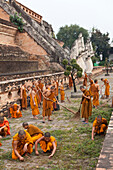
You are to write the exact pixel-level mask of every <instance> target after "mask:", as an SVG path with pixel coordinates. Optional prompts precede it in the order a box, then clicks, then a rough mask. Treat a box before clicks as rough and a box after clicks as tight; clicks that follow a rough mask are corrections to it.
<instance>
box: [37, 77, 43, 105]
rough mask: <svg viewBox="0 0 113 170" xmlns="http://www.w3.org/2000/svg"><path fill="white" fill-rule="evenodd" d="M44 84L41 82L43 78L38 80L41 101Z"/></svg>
mask: <svg viewBox="0 0 113 170" xmlns="http://www.w3.org/2000/svg"><path fill="white" fill-rule="evenodd" d="M43 87H44V85H43V84H42V83H41V79H39V80H38V85H37V88H38V90H39V96H40V102H41V101H42V93H41V92H43Z"/></svg>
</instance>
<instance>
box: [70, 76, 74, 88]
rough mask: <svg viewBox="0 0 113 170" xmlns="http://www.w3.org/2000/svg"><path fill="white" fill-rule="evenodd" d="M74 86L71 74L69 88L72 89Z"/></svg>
mask: <svg viewBox="0 0 113 170" xmlns="http://www.w3.org/2000/svg"><path fill="white" fill-rule="evenodd" d="M72 87H73V80H72V77H71V75H69V88H70V90H71V89H72Z"/></svg>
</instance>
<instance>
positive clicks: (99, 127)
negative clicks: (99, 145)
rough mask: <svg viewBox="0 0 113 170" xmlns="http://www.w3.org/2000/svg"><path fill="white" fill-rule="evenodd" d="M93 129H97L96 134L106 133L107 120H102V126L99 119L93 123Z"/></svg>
mask: <svg viewBox="0 0 113 170" xmlns="http://www.w3.org/2000/svg"><path fill="white" fill-rule="evenodd" d="M93 127H95V131H94V132H95V133H97V134H100V133H103V132H105V131H106V129H107V127H108V123H107V120H106V119H105V118H102V122H101V124H100V123H98V122H97V117H96V119H95V120H94V122H93Z"/></svg>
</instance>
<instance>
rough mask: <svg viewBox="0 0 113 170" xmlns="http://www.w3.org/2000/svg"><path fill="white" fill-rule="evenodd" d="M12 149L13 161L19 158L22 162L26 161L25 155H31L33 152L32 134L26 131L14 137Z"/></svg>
mask: <svg viewBox="0 0 113 170" xmlns="http://www.w3.org/2000/svg"><path fill="white" fill-rule="evenodd" d="M12 147H13V151H12V159H18V158H19V160H20V161H24V158H23V157H22V156H23V154H24V153H26V154H27V153H29V154H31V153H32V152H33V141H32V138H31V136H30V134H29V133H28V132H26V131H24V130H20V131H19V132H18V133H17V134H16V135H15V136H13V141H12Z"/></svg>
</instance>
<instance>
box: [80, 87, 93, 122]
mask: <svg viewBox="0 0 113 170" xmlns="http://www.w3.org/2000/svg"><path fill="white" fill-rule="evenodd" d="M80 90H81V91H82V92H83V95H82V102H81V104H82V108H81V117H82V118H84V122H85V124H87V123H88V118H89V116H91V114H92V103H91V95H90V92H89V90H86V89H85V88H84V86H80Z"/></svg>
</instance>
